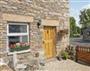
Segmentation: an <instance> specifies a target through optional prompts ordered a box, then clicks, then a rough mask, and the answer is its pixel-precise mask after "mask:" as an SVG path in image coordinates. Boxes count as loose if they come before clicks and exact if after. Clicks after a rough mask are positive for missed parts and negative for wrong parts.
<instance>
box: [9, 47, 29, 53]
mask: <svg viewBox="0 0 90 71" xmlns="http://www.w3.org/2000/svg"><path fill="white" fill-rule="evenodd" d="M29 48H30V47H29V46H25V47H19V46H17V47H15V48H10V51H11V52H14V51H21V50H27V49H29Z"/></svg>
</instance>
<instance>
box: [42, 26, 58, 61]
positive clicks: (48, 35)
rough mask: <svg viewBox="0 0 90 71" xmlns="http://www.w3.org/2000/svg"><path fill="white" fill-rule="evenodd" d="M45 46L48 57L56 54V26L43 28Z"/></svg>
mask: <svg viewBox="0 0 90 71" xmlns="http://www.w3.org/2000/svg"><path fill="white" fill-rule="evenodd" d="M43 47H44V51H45V56H46V58H47V59H48V58H52V57H54V56H55V55H56V48H55V47H56V27H52V26H45V27H44V30H43Z"/></svg>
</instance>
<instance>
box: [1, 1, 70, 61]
mask: <svg viewBox="0 0 90 71" xmlns="http://www.w3.org/2000/svg"><path fill="white" fill-rule="evenodd" d="M28 43H29V44H30V47H28ZM21 44H22V46H24V45H27V46H26V47H22V46H21V47H19V45H21ZM68 45H69V3H68V0H0V52H7V54H8V56H9V58H10V60H12V56H13V53H14V52H16V53H17V54H18V55H19V57H22V58H24V59H26V60H27V56H30V54H29V52H30V51H32V50H39V51H40V49H43V52H44V56H45V58H46V59H49V58H53V57H55V56H56V55H57V54H58V52H59V51H60V50H63V49H65V48H66V47H67V46H68ZM31 49H32V50H31Z"/></svg>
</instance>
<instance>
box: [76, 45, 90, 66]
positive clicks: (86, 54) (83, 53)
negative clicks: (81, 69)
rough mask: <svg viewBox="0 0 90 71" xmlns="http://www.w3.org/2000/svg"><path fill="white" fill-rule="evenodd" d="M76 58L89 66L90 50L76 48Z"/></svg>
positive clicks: (87, 48)
mask: <svg viewBox="0 0 90 71" xmlns="http://www.w3.org/2000/svg"><path fill="white" fill-rule="evenodd" d="M76 58H77V60H81V61H84V62H86V63H88V64H90V48H89V47H80V46H77V48H76Z"/></svg>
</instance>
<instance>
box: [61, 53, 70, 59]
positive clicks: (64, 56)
mask: <svg viewBox="0 0 90 71" xmlns="http://www.w3.org/2000/svg"><path fill="white" fill-rule="evenodd" d="M61 57H62V59H65V60H66V59H68V57H69V55H68V53H67V52H66V51H62V52H61Z"/></svg>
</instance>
